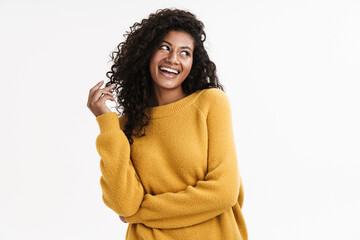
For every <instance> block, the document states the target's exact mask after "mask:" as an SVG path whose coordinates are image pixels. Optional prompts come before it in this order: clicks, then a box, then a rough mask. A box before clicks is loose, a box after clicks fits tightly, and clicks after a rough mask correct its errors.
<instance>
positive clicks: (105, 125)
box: [96, 112, 120, 133]
mask: <svg viewBox="0 0 360 240" xmlns="http://www.w3.org/2000/svg"><path fill="white" fill-rule="evenodd" d="M96 121H97V123H98V124H99V128H100V133H105V132H112V131H117V130H119V129H120V124H119V118H118V115H117V113H116V112H109V113H104V114H101V115H99V116H97V117H96Z"/></svg>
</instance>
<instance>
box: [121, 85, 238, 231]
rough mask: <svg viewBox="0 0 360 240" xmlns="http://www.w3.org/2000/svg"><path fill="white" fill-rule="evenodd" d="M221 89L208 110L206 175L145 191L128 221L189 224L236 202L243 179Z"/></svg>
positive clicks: (165, 225) (173, 225) (154, 225)
mask: <svg viewBox="0 0 360 240" xmlns="http://www.w3.org/2000/svg"><path fill="white" fill-rule="evenodd" d="M219 91H220V90H219ZM219 91H218V92H216V94H214V96H212V99H211V100H210V101H211V103H210V105H209V109H208V112H207V120H206V121H207V127H208V171H207V174H206V176H205V179H204V180H200V181H197V182H196V184H195V186H187V187H186V188H185V189H184V190H182V191H179V192H166V193H162V194H158V195H151V194H145V196H144V200H143V202H142V204H141V206H140V209H139V210H138V211H137V212H136V214H134V215H133V216H130V217H125V220H126V221H127V222H128V223H142V224H144V225H146V226H148V227H152V228H181V227H188V226H191V225H195V224H198V223H201V222H204V221H207V220H209V219H211V218H214V217H216V216H217V215H219V214H221V213H223V212H225V210H227V209H228V208H230V207H232V206H234V205H235V203H236V201H237V198H238V195H239V191H240V190H239V188H240V181H241V180H240V174H239V170H238V162H237V157H236V149H235V143H234V137H233V130H232V120H231V111H230V110H231V109H230V103H229V100H228V98H227V96H226V95H225V93H224V92H222V91H221V93H219ZM205 115H206V114H205Z"/></svg>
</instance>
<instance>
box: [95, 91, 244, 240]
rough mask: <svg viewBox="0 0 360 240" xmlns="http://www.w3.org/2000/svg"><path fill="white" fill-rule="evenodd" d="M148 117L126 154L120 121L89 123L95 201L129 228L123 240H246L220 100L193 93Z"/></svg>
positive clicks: (224, 103) (103, 118)
mask: <svg viewBox="0 0 360 240" xmlns="http://www.w3.org/2000/svg"><path fill="white" fill-rule="evenodd" d="M148 110H151V115H152V119H151V121H150V124H149V125H148V126H146V136H143V137H139V138H136V137H133V139H134V143H133V144H132V145H131V147H130V144H129V142H128V140H127V138H126V136H125V134H124V132H123V131H122V129H123V127H124V125H125V121H124V120H125V118H124V117H123V116H121V117H119V118H118V116H117V114H116V113H115V112H111V113H105V114H102V115H99V116H98V117H96V120H97V123H98V125H99V128H100V134H99V136H98V137H97V138H96V148H97V151H98V153H99V155H100V157H101V161H100V167H101V172H102V176H101V179H100V184H101V188H102V192H103V200H104V203H105V204H106V205H107V206H108V207H109V208H111V209H112V210H114V211H115V212H116V213H117V214H118V215H120V216H124V217H125V220H126V221H127V222H128V223H129V226H128V229H127V232H126V239H127V240H135V239H136V240H139V239H144V240H153V239H154V240H155V239H156V240H163V239H164V240H171V239H185V240H187V239H191V240H197V239H198V240H211V239H214V240H217V239H219V240H220V239H221V240H227V239H229V240H235V239H242V240H244V239H248V236H247V228H246V224H245V221H244V218H243V215H242V212H241V208H242V204H243V199H244V191H243V185H242V181H241V178H240V175H239V170H238V162H237V156H236V149H235V144H234V136H233V130H232V120H231V108H230V103H229V100H228V98H227V96H226V94H225V93H224V92H223V91H221V90H220V89H215V88H211V89H204V90H198V91H196V92H194V93H192V94H190V95H188V96H186V97H185V98H182V99H180V100H178V101H176V102H173V103H169V104H166V105H161V106H157V107H153V108H149V109H148Z"/></svg>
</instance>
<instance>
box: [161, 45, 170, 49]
mask: <svg viewBox="0 0 360 240" xmlns="http://www.w3.org/2000/svg"><path fill="white" fill-rule="evenodd" d="M160 48H161V49H164V50H169V47H168V46H166V45H162V46H161V47H160Z"/></svg>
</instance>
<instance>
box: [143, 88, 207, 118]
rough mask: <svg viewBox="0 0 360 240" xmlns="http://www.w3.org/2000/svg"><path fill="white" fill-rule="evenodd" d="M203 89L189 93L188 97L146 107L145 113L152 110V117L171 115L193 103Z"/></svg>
mask: <svg viewBox="0 0 360 240" xmlns="http://www.w3.org/2000/svg"><path fill="white" fill-rule="evenodd" d="M202 91H203V90H197V91H195V92H193V93H191V94H189V95H187V96H186V97H184V98H182V99H180V100H177V101H175V102H172V103H168V104H165V105H161V106H156V107H151V108H146V109H145V113H147V114H148V113H149V111H150V115H151V119H154V118H162V117H167V116H170V115H172V114H174V113H176V112H178V111H180V110H182V109H184V108H186V107H188V106H189V105H191V104H192V103H193V102H194V101H195V100H196V98H197V96H199V94H200V93H201V92H202Z"/></svg>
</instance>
